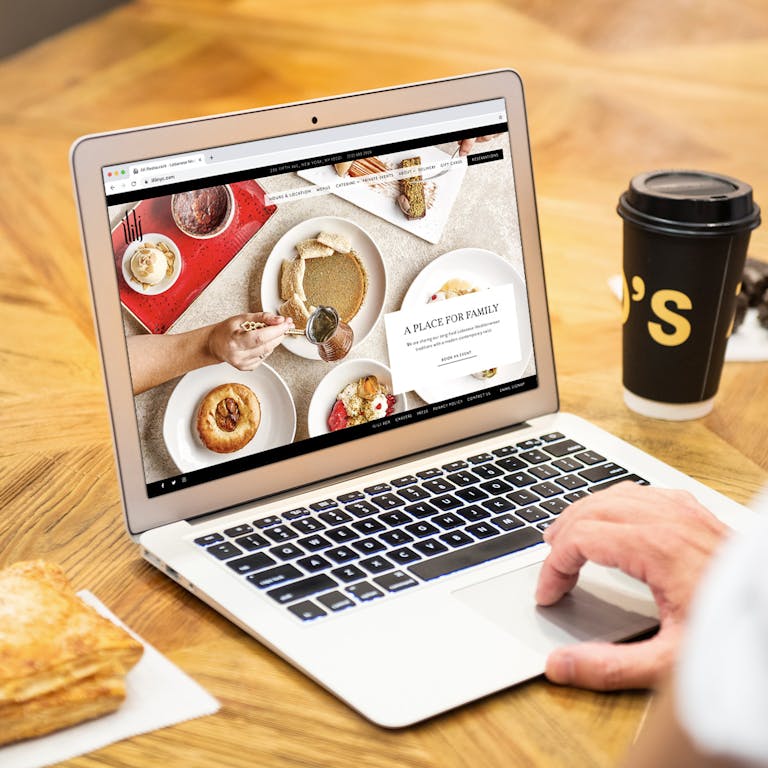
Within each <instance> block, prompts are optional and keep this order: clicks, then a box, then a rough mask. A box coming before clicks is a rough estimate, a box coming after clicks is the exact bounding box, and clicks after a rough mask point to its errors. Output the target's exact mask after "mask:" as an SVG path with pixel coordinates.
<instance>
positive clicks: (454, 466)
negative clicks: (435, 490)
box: [443, 461, 469, 472]
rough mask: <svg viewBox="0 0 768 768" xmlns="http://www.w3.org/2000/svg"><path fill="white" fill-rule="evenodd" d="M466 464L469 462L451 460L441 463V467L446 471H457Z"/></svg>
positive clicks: (466, 465)
mask: <svg viewBox="0 0 768 768" xmlns="http://www.w3.org/2000/svg"><path fill="white" fill-rule="evenodd" d="M468 466H469V464H467V462H466V461H452V462H451V463H450V464H443V469H444V470H445V471H446V472H457V471H458V470H460V469H464V468H465V467H468Z"/></svg>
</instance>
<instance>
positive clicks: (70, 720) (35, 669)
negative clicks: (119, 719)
mask: <svg viewBox="0 0 768 768" xmlns="http://www.w3.org/2000/svg"><path fill="white" fill-rule="evenodd" d="M142 652H143V648H142V645H141V643H140V642H138V641H137V640H134V639H133V638H132V637H131V636H130V635H129V634H128V633H127V632H125V631H124V630H123V629H121V628H120V627H117V626H116V625H115V624H113V623H112V622H111V621H109V620H108V619H106V618H104V617H103V616H101V615H100V614H99V613H98V612H97V611H96V610H95V609H93V608H92V607H90V606H89V605H86V604H85V603H83V602H82V601H81V600H80V598H78V597H77V595H76V594H75V592H74V590H73V589H72V587H71V585H70V583H69V581H68V580H67V578H66V576H65V575H64V572H63V571H62V570H61V568H60V567H59V566H57V565H54V564H51V563H45V562H42V561H32V562H21V563H16V564H15V565H12V566H10V567H9V568H6V569H5V570H3V571H0V723H2V725H3V727H2V728H0V744H2V743H7V742H9V741H12V740H16V739H20V738H29V737H32V736H39V735H42V734H43V733H48V732H50V731H52V730H55V729H57V728H61V727H64V726H65V725H72V724H74V723H76V722H79V721H80V720H84V719H88V718H91V717H96V716H98V715H101V714H104V713H106V712H111V711H113V710H114V709H117V707H118V706H119V705H120V703H121V702H122V700H123V699H124V697H125V688H124V684H123V677H124V675H125V673H126V672H127V671H128V670H129V669H130V668H131V667H132V666H133V665H134V664H135V663H136V662H137V661H138V660H139V658H140V657H141V654H142Z"/></svg>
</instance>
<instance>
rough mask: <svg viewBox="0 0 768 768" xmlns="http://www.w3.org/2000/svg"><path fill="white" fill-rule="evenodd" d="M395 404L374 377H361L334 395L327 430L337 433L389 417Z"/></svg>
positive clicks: (393, 398) (387, 391)
mask: <svg viewBox="0 0 768 768" xmlns="http://www.w3.org/2000/svg"><path fill="white" fill-rule="evenodd" d="M395 403H396V398H395V396H394V395H392V394H390V393H389V390H388V389H387V387H386V386H385V385H383V384H382V383H381V382H380V381H379V380H378V379H377V378H376V376H372V375H371V376H363V377H361V378H359V379H357V380H356V381H352V382H350V383H349V384H347V386H346V387H344V389H342V390H341V392H339V394H338V395H336V402H335V403H334V404H333V408H332V409H331V412H330V414H329V415H328V429H329V430H330V431H331V432H337V431H338V430H340V429H344V428H345V427H354V426H357V425H358V424H366V423H367V422H369V421H374V420H375V419H382V418H384V417H385V416H391V415H392V414H393V413H394V411H395Z"/></svg>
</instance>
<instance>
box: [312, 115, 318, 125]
mask: <svg viewBox="0 0 768 768" xmlns="http://www.w3.org/2000/svg"><path fill="white" fill-rule="evenodd" d="M312 124H313V125H317V117H316V116H315V115H312Z"/></svg>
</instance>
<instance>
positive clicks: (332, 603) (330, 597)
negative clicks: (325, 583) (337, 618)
mask: <svg viewBox="0 0 768 768" xmlns="http://www.w3.org/2000/svg"><path fill="white" fill-rule="evenodd" d="M317 602H318V603H322V604H323V605H324V606H325V607H326V608H327V609H328V610H329V611H343V610H344V609H345V608H352V607H353V606H354V604H355V602H354V600H350V599H349V598H348V597H347V596H346V595H342V594H341V592H328V593H327V594H325V595H320V597H318V598H317Z"/></svg>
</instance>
